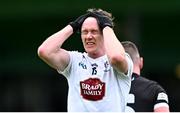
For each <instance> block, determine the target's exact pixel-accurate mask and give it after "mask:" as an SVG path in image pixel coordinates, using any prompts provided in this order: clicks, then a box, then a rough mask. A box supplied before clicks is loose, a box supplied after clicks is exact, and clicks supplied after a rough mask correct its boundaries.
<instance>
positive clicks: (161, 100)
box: [154, 84, 169, 110]
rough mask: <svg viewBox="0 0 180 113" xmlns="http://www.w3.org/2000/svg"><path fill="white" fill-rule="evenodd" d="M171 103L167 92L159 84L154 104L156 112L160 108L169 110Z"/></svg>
mask: <svg viewBox="0 0 180 113" xmlns="http://www.w3.org/2000/svg"><path fill="white" fill-rule="evenodd" d="M168 103H169V101H168V95H167V93H166V91H165V90H164V89H163V88H162V87H161V86H160V85H159V84H157V90H156V100H155V104H154V110H155V109H158V108H160V107H166V108H169V104H168Z"/></svg>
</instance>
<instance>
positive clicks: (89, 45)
mask: <svg viewBox="0 0 180 113" xmlns="http://www.w3.org/2000/svg"><path fill="white" fill-rule="evenodd" d="M77 31H79V32H80V33H81V39H82V43H83V46H84V49H85V52H78V51H74V50H72V51H68V50H65V49H63V48H62V45H63V43H64V42H65V41H66V40H67V39H68V38H69V37H71V35H72V34H73V33H76V32H77ZM38 55H39V57H40V58H41V59H42V60H43V61H45V62H46V63H47V64H48V65H50V66H51V67H52V68H54V69H55V70H57V71H58V72H59V73H60V74H62V75H64V76H65V77H66V79H67V81H68V86H69V91H68V111H69V112H86V111H90V112H99V111H100V112H104V111H105V112H124V111H125V107H126V99H127V96H128V94H129V91H130V84H131V75H132V71H133V62H132V60H131V58H130V56H129V55H128V54H127V53H125V51H124V48H123V46H122V45H121V43H120V41H119V40H118V39H117V37H116V35H115V33H114V30H113V18H112V15H111V13H108V12H106V11H104V10H102V9H89V10H87V12H86V13H85V14H84V15H81V16H80V17H78V18H77V19H76V20H75V21H73V22H70V23H69V24H68V25H67V26H66V27H64V28H63V29H62V30H60V31H58V32H57V33H55V34H53V35H51V36H50V37H49V38H47V39H46V40H45V41H44V42H43V43H42V45H40V47H39V48H38ZM119 100H120V102H119Z"/></svg>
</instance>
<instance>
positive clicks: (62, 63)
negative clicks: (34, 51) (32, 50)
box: [38, 25, 73, 70]
mask: <svg viewBox="0 0 180 113" xmlns="http://www.w3.org/2000/svg"><path fill="white" fill-rule="evenodd" d="M72 34H73V28H72V27H71V26H70V25H67V26H66V27H64V28H63V29H62V30H60V31H59V32H57V33H55V34H53V35H51V36H50V37H49V38H47V39H46V40H45V41H44V42H43V43H42V44H41V45H40V47H39V48H38V55H39V57H40V58H41V59H42V60H43V61H45V62H46V63H47V64H48V65H50V66H51V67H53V68H54V69H60V70H64V69H65V67H66V66H67V65H68V63H69V60H70V56H69V54H68V52H67V51H66V50H64V49H62V48H61V46H62V44H63V43H64V42H65V41H66V40H67V39H68V37H70V35H72Z"/></svg>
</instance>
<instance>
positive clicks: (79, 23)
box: [69, 14, 88, 33]
mask: <svg viewBox="0 0 180 113" xmlns="http://www.w3.org/2000/svg"><path fill="white" fill-rule="evenodd" d="M87 17H88V14H84V15H81V16H79V17H78V18H77V19H76V20H74V21H72V22H70V23H69V25H71V27H72V28H73V32H74V33H75V32H80V30H81V26H82V23H83V22H84V20H85V19H86V18H87Z"/></svg>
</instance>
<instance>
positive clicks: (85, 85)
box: [80, 78, 105, 101]
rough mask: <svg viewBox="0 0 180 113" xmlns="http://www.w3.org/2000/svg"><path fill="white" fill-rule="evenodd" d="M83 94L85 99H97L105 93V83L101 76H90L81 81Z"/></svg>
mask: <svg viewBox="0 0 180 113" xmlns="http://www.w3.org/2000/svg"><path fill="white" fill-rule="evenodd" d="M80 88H81V95H82V97H83V98H84V99H87V100H92V101H97V100H101V99H102V98H103V97H104V95H105V83H104V82H101V80H100V79H99V78H89V79H87V80H84V81H81V82H80Z"/></svg>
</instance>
